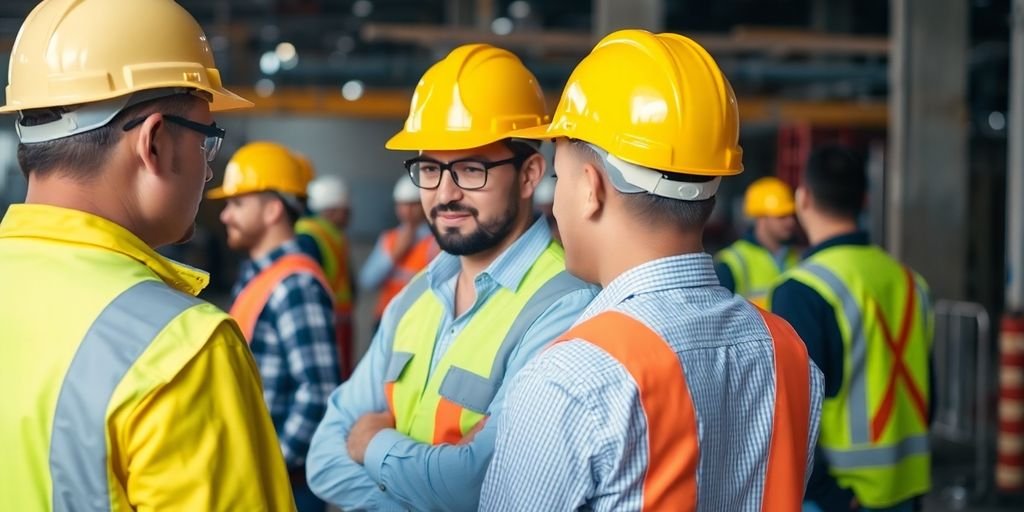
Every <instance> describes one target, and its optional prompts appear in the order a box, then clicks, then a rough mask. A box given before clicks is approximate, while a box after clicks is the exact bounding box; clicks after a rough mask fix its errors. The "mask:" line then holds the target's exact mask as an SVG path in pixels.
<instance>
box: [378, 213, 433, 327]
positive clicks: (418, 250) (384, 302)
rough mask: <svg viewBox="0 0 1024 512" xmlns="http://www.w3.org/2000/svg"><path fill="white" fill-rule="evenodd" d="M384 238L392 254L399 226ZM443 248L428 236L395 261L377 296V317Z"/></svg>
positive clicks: (388, 232) (385, 234) (386, 248)
mask: <svg viewBox="0 0 1024 512" xmlns="http://www.w3.org/2000/svg"><path fill="white" fill-rule="evenodd" d="M383 236H384V238H383V240H382V242H383V244H384V250H385V251H387V252H388V254H391V253H392V251H393V250H394V248H395V241H396V240H397V239H398V228H394V229H390V230H388V231H387V232H386V233H384V235H383ZM440 252H441V249H440V248H438V246H437V241H436V240H434V237H433V236H428V237H425V238H423V240H420V241H419V242H416V244H415V245H413V246H412V248H411V249H409V250H408V251H406V253H405V256H403V257H402V259H400V260H398V261H396V262H395V267H394V268H393V269H391V273H390V274H388V278H387V279H386V280H385V281H384V284H382V285H381V287H380V294H379V295H378V296H377V309H376V310H375V311H374V314H375V315H376V317H377V319H378V320H379V319H380V317H381V316H383V315H384V309H385V308H387V307H388V304H390V303H391V300H392V299H394V298H395V296H396V295H398V293H399V292H401V291H402V288H405V285H407V284H409V281H411V280H412V278H413V277H415V276H416V274H418V273H419V272H420V271H421V270H423V269H425V268H427V265H428V264H429V263H430V261H431V260H433V259H434V257H435V256H437V255H438V253H440Z"/></svg>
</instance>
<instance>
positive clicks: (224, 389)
mask: <svg viewBox="0 0 1024 512" xmlns="http://www.w3.org/2000/svg"><path fill="white" fill-rule="evenodd" d="M126 425H127V426H126V428H125V431H124V432H123V434H122V435H123V438H124V441H123V443H122V444H121V446H124V450H125V453H124V454H123V459H124V460H126V461H127V463H126V466H125V467H123V468H122V469H120V470H119V469H117V468H115V473H116V472H119V471H123V472H124V475H125V477H126V479H127V485H126V488H127V494H128V497H129V500H130V501H131V503H132V505H133V507H134V509H135V510H139V511H146V512H148V511H159V510H209V511H231V510H294V509H295V504H294V501H293V498H292V492H291V486H290V485H289V481H288V474H287V472H286V470H285V465H284V460H283V459H282V456H281V451H280V450H279V449H278V445H277V436H276V434H275V433H274V426H273V424H272V423H271V421H270V416H269V414H268V413H267V408H266V406H265V405H264V403H263V393H262V390H261V389H260V380H259V376H258V375H257V372H256V363H255V361H254V360H253V358H252V354H251V353H250V352H249V349H248V347H247V346H246V345H245V342H244V341H242V338H241V334H239V333H238V331H237V330H236V329H235V328H234V327H232V324H231V323H228V322H225V323H222V324H221V325H220V326H218V327H217V328H216V330H215V331H214V332H213V334H212V335H211V338H210V340H209V341H208V342H207V343H206V345H205V346H204V347H203V348H202V349H201V350H200V351H199V352H198V354H196V356H195V357H194V358H193V359H192V360H191V361H190V362H189V363H188V364H187V365H186V366H185V367H184V368H182V370H181V371H180V372H178V374H177V375H176V376H174V378H173V379H172V380H171V381H170V382H168V383H167V384H166V385H164V386H162V387H161V388H160V389H159V390H157V391H156V392H154V393H153V394H152V395H151V396H150V397H147V398H146V399H145V400H144V401H143V402H141V403H140V405H139V406H138V407H137V408H136V409H135V410H133V411H132V412H131V416H130V418H129V420H128V422H127V424H126ZM118 455H120V454H112V459H114V460H117V459H119V458H121V457H118Z"/></svg>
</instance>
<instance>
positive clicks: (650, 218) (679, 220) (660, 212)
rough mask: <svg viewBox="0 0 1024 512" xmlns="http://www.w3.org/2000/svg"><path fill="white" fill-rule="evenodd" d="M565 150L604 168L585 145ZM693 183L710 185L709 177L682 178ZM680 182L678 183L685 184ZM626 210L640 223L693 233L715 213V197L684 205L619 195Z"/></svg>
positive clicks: (575, 144) (578, 142)
mask: <svg viewBox="0 0 1024 512" xmlns="http://www.w3.org/2000/svg"><path fill="white" fill-rule="evenodd" d="M569 146H570V147H572V148H573V150H574V151H577V152H578V153H577V154H578V155H580V156H583V157H584V158H586V159H588V160H590V161H591V162H592V163H594V164H596V165H599V166H601V168H602V169H603V168H604V165H605V164H604V158H602V157H601V155H600V154H599V153H598V152H597V151H595V150H594V148H593V147H591V146H590V144H588V143H587V142H585V141H582V140H577V139H569ZM686 178H688V179H689V180H692V181H695V182H703V181H710V180H711V179H713V178H712V177H705V176H686ZM688 179H682V180H680V181H688ZM621 195H622V198H623V202H624V203H625V204H626V208H628V209H629V210H630V212H631V213H633V214H634V215H636V216H638V217H640V218H641V219H642V220H644V221H646V222H648V223H650V224H657V225H668V226H672V227H675V228H677V229H678V230H679V231H693V230H699V229H703V228H704V225H705V224H706V223H707V222H708V219H709V218H710V217H711V212H712V211H713V210H714V209H715V197H714V196H712V197H711V198H708V199H704V200H701V201H684V200H681V199H673V198H670V197H662V196H657V195H654V194H650V193H645V192H640V193H636V194H625V193H621Z"/></svg>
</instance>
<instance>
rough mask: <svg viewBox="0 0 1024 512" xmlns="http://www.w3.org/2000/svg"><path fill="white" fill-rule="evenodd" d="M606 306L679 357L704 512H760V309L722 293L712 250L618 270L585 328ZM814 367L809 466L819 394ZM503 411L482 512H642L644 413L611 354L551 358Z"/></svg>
mask: <svg viewBox="0 0 1024 512" xmlns="http://www.w3.org/2000/svg"><path fill="white" fill-rule="evenodd" d="M609 310H614V311H619V312H622V313H625V314H628V315H630V316H632V317H633V318H635V319H637V320H639V321H641V322H642V323H644V324H645V325H647V326H648V327H650V328H651V329H652V330H654V332H656V333H658V334H659V335H660V336H661V337H662V338H663V339H665V340H666V341H667V342H668V343H669V345H670V347H671V348H672V349H673V351H675V353H676V354H677V355H678V356H679V360H680V364H681V365H682V368H683V372H684V374H685V377H686V382H687V387H688V388H689V391H690V395H691V397H692V400H693V406H694V409H695V412H696V417H697V422H698V425H697V426H696V427H697V432H698V436H699V446H700V459H699V462H698V467H697V485H698V491H697V492H698V496H697V499H698V504H697V508H698V510H709V511H718V510H729V511H733V510H737V511H738V510H761V498H762V492H763V484H764V475H765V470H766V466H767V459H768V457H767V454H768V450H769V448H770V440H771V429H772V419H773V416H774V405H775V404H774V389H775V383H774V368H775V366H774V350H773V345H772V340H771V336H770V334H769V333H768V330H767V328H766V327H765V324H764V321H763V319H762V318H761V316H760V314H759V313H758V312H757V311H756V310H755V309H754V307H753V306H752V305H750V304H749V303H748V302H747V301H745V300H743V299H742V298H741V297H739V296H736V295H733V294H732V293H730V292H728V291H727V290H726V289H725V288H722V287H721V286H719V284H718V278H717V277H716V276H715V272H714V268H713V263H712V260H711V257H710V256H709V255H707V254H691V255H683V256H673V257H669V258H663V259H659V260H655V261H651V262H648V263H645V264H643V265H641V266H638V267H636V268H633V269H631V270H629V271H627V272H625V273H623V274H622V275H621V276H619V277H618V278H617V279H615V280H614V281H613V282H612V283H610V284H609V286H608V287H607V288H606V289H605V290H604V291H602V292H601V294H600V295H598V297H597V298H596V299H594V302H593V303H591V305H590V306H589V307H588V308H587V310H586V311H585V312H584V314H583V315H582V316H581V317H580V319H579V322H583V321H585V320H587V319H589V318H592V317H593V316H595V315H597V314H598V313H601V312H604V311H609ZM810 365H811V371H810V376H811V379H810V389H811V406H812V409H811V410H812V412H811V425H810V432H811V435H810V436H809V439H808V440H807V453H808V458H807V467H808V468H810V466H811V464H812V459H813V453H814V443H815V441H816V439H817V432H818V421H819V419H820V407H821V396H822V377H821V372H820V371H818V369H817V367H815V366H814V364H813V363H810ZM505 405H506V408H505V410H504V411H502V415H501V418H500V421H499V423H500V424H499V426H498V439H497V441H496V448H495V455H494V459H493V461H492V463H491V467H490V469H489V471H488V474H487V477H486V479H485V481H484V488H483V493H482V501H481V506H480V509H481V510H524V511H534V510H577V509H581V508H589V509H592V510H598V511H602V510H609V511H610V510H615V511H623V510H625V511H629V510H641V509H642V505H643V503H642V499H643V496H642V493H643V484H644V479H645V476H646V471H647V463H648V459H647V454H648V445H647V443H648V439H647V424H646V416H645V414H644V410H643V405H642V404H641V401H640V395H639V392H638V389H637V386H636V383H635V381H634V380H633V378H632V376H631V375H630V374H629V373H628V371H627V370H626V369H625V368H624V367H623V366H622V365H621V364H620V363H619V362H618V361H617V360H615V359H614V358H612V356H610V355H609V354H608V353H607V352H605V351H603V350H602V349H600V348H598V347H597V346H596V345H593V344H591V343H587V342H585V341H582V340H571V341H567V342H565V343H561V344H559V345H556V346H554V347H552V348H550V349H548V350H546V351H544V352H543V353H542V354H541V355H539V356H538V357H536V358H535V359H534V360H533V361H531V362H530V364H528V365H527V366H526V368H524V369H523V370H522V371H521V372H519V374H518V375H517V377H516V379H515V381H514V382H513V384H512V389H511V391H510V395H509V398H508V400H507V401H506V404H505ZM665 406H668V404H665ZM807 474H810V471H809V469H808V471H807Z"/></svg>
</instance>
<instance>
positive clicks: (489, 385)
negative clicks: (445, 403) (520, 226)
mask: <svg viewBox="0 0 1024 512" xmlns="http://www.w3.org/2000/svg"><path fill="white" fill-rule="evenodd" d="M586 286H587V285H586V283H584V282H583V281H580V280H579V279H577V278H575V277H573V276H572V274H569V273H568V272H566V271H564V270H563V271H561V272H559V273H558V274H556V275H555V276H554V277H552V278H551V279H548V281H547V282H546V283H544V284H543V285H542V286H541V287H540V288H539V289H538V290H537V291H536V292H534V294H533V296H531V297H530V300H528V301H527V302H526V304H525V305H524V306H523V309H522V310H520V311H519V314H518V315H516V319H515V320H514V321H513V322H512V325H511V326H510V327H509V329H508V332H506V333H505V338H504V339H503V340H502V342H501V345H500V346H499V347H498V351H497V353H495V355H494V364H493V365H492V366H491V375H490V377H489V378H484V377H481V376H479V375H477V374H475V373H473V372H470V371H468V370H464V369H462V368H458V367H456V366H452V367H450V368H449V369H448V373H446V374H445V376H444V380H443V381H441V387H440V389H439V390H438V392H439V393H440V395H441V396H443V397H445V398H447V399H448V400H450V401H452V402H453V403H455V404H458V405H460V406H462V407H464V408H466V409H469V410H471V411H474V412H478V413H480V414H484V413H486V412H487V408H488V407H489V406H490V405H491V401H492V400H493V399H494V395H496V394H497V393H498V388H500V387H501V383H502V382H504V380H505V371H506V369H507V368H508V358H509V356H510V355H511V353H512V350H513V349H515V348H516V347H517V346H518V345H519V341H520V340H522V339H523V336H525V335H526V331H527V330H529V329H530V327H532V326H533V324H534V323H535V322H536V321H537V319H538V318H540V316H541V315H543V314H544V312H545V311H547V310H548V308H550V307H551V305H552V304H554V303H555V302H557V301H558V300H559V299H561V298H562V297H564V296H565V295H566V294H568V293H571V292H573V291H575V290H581V289H583V288H586ZM548 341H550V340H548Z"/></svg>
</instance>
